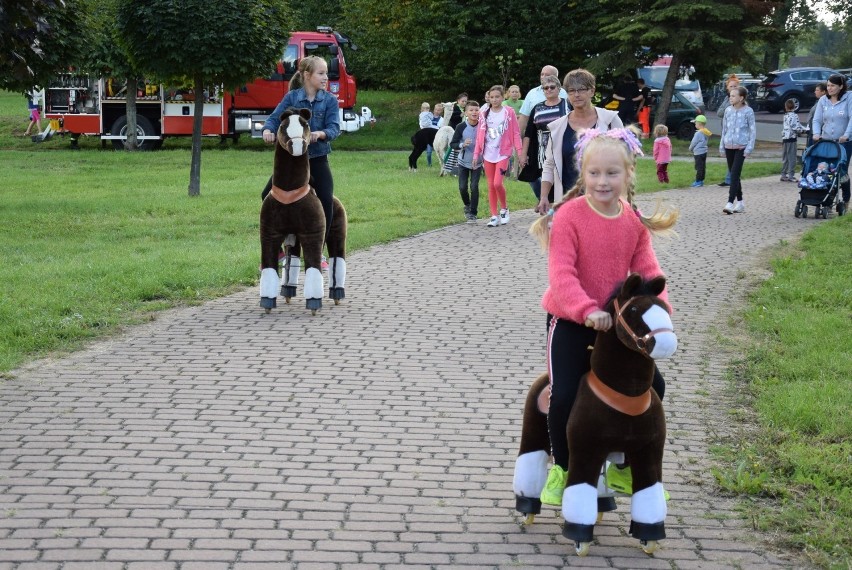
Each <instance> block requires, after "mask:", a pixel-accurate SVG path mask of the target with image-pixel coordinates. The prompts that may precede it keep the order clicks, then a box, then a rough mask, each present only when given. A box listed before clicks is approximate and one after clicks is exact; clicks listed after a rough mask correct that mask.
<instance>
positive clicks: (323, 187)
mask: <svg viewBox="0 0 852 570" xmlns="http://www.w3.org/2000/svg"><path fill="white" fill-rule="evenodd" d="M309 162H310V164H311V178H310V181H309V184H310V185H311V187H313V189H314V191H315V192H316V193H317V198H319V200H320V202H321V203H322V211H323V213H324V214H325V235H326V237H328V232H329V230H330V229H331V219H332V218H331V217H332V214H333V201H332V198H333V197H334V178H332V177H331V168H329V166H328V155H327V154H324V155H322V156H315V157H314V158H312V159H310V161H309ZM271 190H272V177H271V176H270V177H269V182H267V183H266V187H265V188H264V189H263V192H261V194H260V199H261V200H264V199H266V195H267V194H269V192H270V191H271Z"/></svg>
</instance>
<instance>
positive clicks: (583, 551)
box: [574, 541, 592, 556]
mask: <svg viewBox="0 0 852 570" xmlns="http://www.w3.org/2000/svg"><path fill="white" fill-rule="evenodd" d="M591 545H592V543H591V542H580V541H575V542H574V550H575V551H576V552H577V556H588V554H589V546H591Z"/></svg>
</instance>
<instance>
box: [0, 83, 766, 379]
mask: <svg viewBox="0 0 852 570" xmlns="http://www.w3.org/2000/svg"><path fill="white" fill-rule="evenodd" d="M364 98H365V99H366V104H370V105H372V106H373V107H374V112H376V113H377V116H378V118H379V120H378V121H377V123H376V127H375V128H374V129H373V130H369V129H365V130H363V131H361V132H359V133H354V134H352V133H347V134H344V135H343V136H341V137H340V139H339V141H340V144H337V145H336V146H337V148H340V147H341V146H344V147H345V145H346V144H350V145H352V146H353V147H358V146H367V143H368V142H372V143H373V144H375V146H378V147H379V148H381V149H382V150H376V151H370V152H340V151H338V152H334V153H332V155H331V164H332V169H333V171H334V176H335V194H336V195H337V196H338V197H340V199H341V200H342V201H343V202H344V204H345V205H346V208H347V211H348V214H349V220H350V229H349V242H348V247H349V250H350V251H351V250H355V249H361V248H365V247H368V246H370V245H373V244H376V243H381V242H387V241H391V240H394V239H398V238H400V237H404V236H408V235H412V234H416V233H418V232H423V231H426V230H430V229H434V228H438V227H442V226H445V225H447V224H452V223H458V222H459V221H460V218H461V216H460V211H461V204H460V199H459V198H458V190H457V186H456V180H455V179H454V178H449V177H445V178H438V176H437V168H433V169H431V170H430V169H428V168H426V167H425V157H424V158H421V169H420V172H418V173H416V174H412V173H409V172H408V171H407V161H406V154H407V152H405V151H396V152H393V151H390V152H388V151H387V149H393V148H399V147H401V148H407V145H408V143H407V137H408V136H410V127H409V125H410V124H413V123H414V120H415V119H416V113H415V112H414V111H411V110H412V109H414V110H415V111H416V109H417V105H416V104H415V103H419V101H422V100H429V101H432V100H435V99H437V98H436V97H434V96H433V97H431V98H430V97H429V96H428V94H423V93H414V94H410V93H409V94H389V93H378V92H376V93H370V92H368V93H366V94H364ZM409 111H411V112H409ZM26 123H27V121H26V105H25V100H24V98H23V97H22V96H20V95H18V94H12V93H6V92H0V161H2V164H3V166H4V168H3V172H4V184H3V185H2V186H0V209H2V212H3V219H4V224H3V225H2V227H0V258H2V259H3V261H4V262H3V263H2V264H0V283H2V285H0V292H2V299H3V300H4V303H3V304H2V305H0V372H2V371H8V370H10V369H12V368H14V367H16V366H18V365H20V364H21V363H22V362H25V361H27V360H30V359H33V358H36V357H40V356H43V355H45V354H48V353H50V352H53V351H67V350H73V349H75V348H78V347H79V346H80V344H81V342H83V341H86V340H88V339H92V338H98V337H102V336H104V335H107V334H110V333H111V332H113V331H115V330H116V329H117V328H119V327H122V326H125V325H128V324H133V323H137V322H140V321H141V320H144V319H146V318H150V315H151V314H152V312H153V311H157V310H161V309H165V308H168V307H173V306H176V305H181V304H186V303H197V302H201V301H204V300H206V299H210V298H214V297H217V296H221V295H224V294H227V293H229V292H232V291H234V290H235V289H236V288H238V287H244V286H251V285H253V284H254V283H255V280H256V276H257V275H256V274H257V263H258V259H259V252H258V249H259V247H258V212H259V207H260V200H259V192H260V189H261V188H262V187H263V185H264V183H265V182H266V180H267V179H268V177H269V174H270V172H271V162H272V152H271V147H270V146H267V145H264V144H263V143H261V142H259V141H253V140H250V139H245V140H243V141H241V142H240V143H239V144H238V145H232V144H227V145H220V144H219V142H218V139H215V138H213V139H205V141H204V152H203V153H202V174H201V177H202V187H201V196H200V197H198V198H196V199H190V198H188V197H187V184H188V181H189V144H188V142H189V139H188V138H176V139H168V140H167V141H166V143H165V145H164V150H163V151H159V152H151V153H125V152H116V151H113V150H112V149H111V148H107V149H106V150H102V149H101V145H100V142H99V141H98V140H95V139H92V138H88V139H86V138H84V139H82V140H81V143H80V146H81V150H79V151H72V150H70V149H69V148H68V146H69V145H68V141H67V140H63V139H62V138H61V137H57V138H54V139H52V140H49V141H47V142H45V143H41V144H34V143H32V142H31V141H30V140H29V139H28V138H24V137H22V136H21V134H22V133H23V131H24V129H25V128H26ZM382 129H384V131H383V130H382ZM382 133H384V134H382ZM373 135H375V137H376V140H375V141H372V140H371V139H370V137H372V136H373ZM356 137H359V139H358V140H361V141H363V142H362V143H357V141H356ZM400 139H405V141H406V142H405V144H402V143H400V142H399V140H400ZM351 141H356V142H351ZM747 166H748V168H749V170H748V171H747V173H748V174H747V175H749V176H755V175H763V174H766V173H768V172H770V171H773V172H774V170H767V168H768V167H769V166H770V165H766V164H762V163H759V162H753V163H750V164H747ZM670 174H671V179H672V183H671V184H669V185H660V184H659V183H657V182H656V179H655V175H654V164H653V161H650V160H643V161H641V162H640V163H639V175H638V179H639V188H638V190H639V192H649V191H653V190H657V189H660V188H664V187H675V186H686V185H688V184H689V183H690V182H691V181H692V165H691V163H688V162H675V163H673V164H672V166H671V169H670ZM723 174H724V167H723V166H722V165H721V164H710V165H709V172H708V178H709V179H711V180H712V179H715V178H721V177H722V176H723ZM508 189H509V201H510V204H511V207H512V208H514V209H523V208H531V207H533V206H534V198H533V196H532V193H531V192H530V191H529V187H528V186H527V185H526V184H524V183H519V182H515V181H510V182H509V183H508ZM484 199H485V198H484V197H483V200H484Z"/></svg>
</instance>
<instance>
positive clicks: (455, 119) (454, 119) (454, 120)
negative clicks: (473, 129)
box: [449, 93, 479, 128]
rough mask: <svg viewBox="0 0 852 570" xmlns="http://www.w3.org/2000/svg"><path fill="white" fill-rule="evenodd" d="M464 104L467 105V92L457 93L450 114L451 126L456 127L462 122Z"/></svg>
mask: <svg viewBox="0 0 852 570" xmlns="http://www.w3.org/2000/svg"><path fill="white" fill-rule="evenodd" d="M465 105H467V93H459V94H458V96H457V97H456V104H455V105H453V114H452V115H450V123H449V126H451V127H452V128H456V127H457V126H459V124H460V123H461V122H462V119H463V118H464V114H465ZM478 106H479V105H477V107H478Z"/></svg>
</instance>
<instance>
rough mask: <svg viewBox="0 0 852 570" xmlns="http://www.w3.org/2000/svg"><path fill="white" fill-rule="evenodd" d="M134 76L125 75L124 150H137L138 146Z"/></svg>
mask: <svg viewBox="0 0 852 570" xmlns="http://www.w3.org/2000/svg"><path fill="white" fill-rule="evenodd" d="M137 83H138V80H137V78H136V77H130V76H128V77H127V89H125V91H124V93H125V97H124V99H125V101H126V103H125V113H126V114H127V140H125V141H124V150H137V149H138V148H139V145H138V141H137V140H136V85H137Z"/></svg>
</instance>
